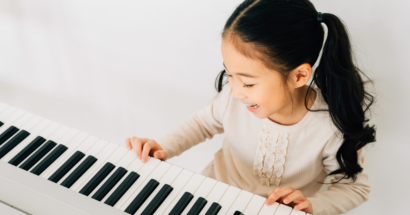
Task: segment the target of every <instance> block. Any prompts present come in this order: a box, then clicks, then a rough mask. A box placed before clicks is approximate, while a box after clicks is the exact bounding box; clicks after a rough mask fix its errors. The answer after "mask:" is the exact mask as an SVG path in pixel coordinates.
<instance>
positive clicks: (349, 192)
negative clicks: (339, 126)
mask: <svg viewBox="0 0 410 215" xmlns="http://www.w3.org/2000/svg"><path fill="white" fill-rule="evenodd" d="M342 136H343V135H342V134H341V132H339V131H338V132H337V133H335V135H334V136H333V137H332V138H331V139H330V140H329V142H328V143H327V144H326V146H325V148H324V150H323V156H324V159H323V165H324V167H325V171H326V173H328V174H329V173H330V172H332V171H334V170H336V169H338V168H339V164H338V162H337V160H336V152H337V150H338V149H339V147H340V145H341V144H342V141H343V138H341V137H342ZM358 159H359V165H360V166H361V167H363V165H364V161H365V159H364V155H363V148H362V149H361V150H359V151H358ZM343 176H344V174H336V175H334V179H332V180H331V182H332V183H333V182H336V181H338V180H339V179H341V178H342V177H343ZM370 190H371V189H370V186H369V184H368V175H367V174H366V173H365V172H364V171H362V172H361V173H359V174H357V179H356V181H355V182H353V180H352V179H349V180H347V179H343V180H341V181H339V182H338V183H335V184H332V185H330V186H329V187H328V190H326V191H322V192H318V193H316V194H315V195H313V196H312V197H308V198H307V199H308V200H309V201H310V202H311V204H312V207H313V215H327V214H344V213H346V212H348V211H350V210H351V209H353V208H355V207H357V206H359V205H360V204H362V203H363V202H365V201H367V200H368V199H369V192H370Z"/></svg>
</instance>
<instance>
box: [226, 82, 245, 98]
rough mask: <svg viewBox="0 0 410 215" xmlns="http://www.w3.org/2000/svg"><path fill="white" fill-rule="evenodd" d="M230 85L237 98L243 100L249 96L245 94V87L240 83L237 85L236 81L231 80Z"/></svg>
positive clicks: (233, 94)
mask: <svg viewBox="0 0 410 215" xmlns="http://www.w3.org/2000/svg"><path fill="white" fill-rule="evenodd" d="M229 85H230V86H231V89H232V96H233V97H234V98H236V99H239V100H241V101H243V100H245V99H246V98H247V96H246V95H245V93H244V92H243V90H244V89H243V87H241V86H239V84H238V83H237V84H236V85H237V86H235V84H234V83H232V82H229Z"/></svg>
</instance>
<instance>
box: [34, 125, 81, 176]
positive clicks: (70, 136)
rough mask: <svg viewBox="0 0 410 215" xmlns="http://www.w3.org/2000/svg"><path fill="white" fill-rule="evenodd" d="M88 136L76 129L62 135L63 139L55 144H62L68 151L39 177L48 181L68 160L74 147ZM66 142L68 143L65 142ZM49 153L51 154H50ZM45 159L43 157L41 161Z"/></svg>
mask: <svg viewBox="0 0 410 215" xmlns="http://www.w3.org/2000/svg"><path fill="white" fill-rule="evenodd" d="M87 136H88V134H86V133H83V132H80V133H79V131H78V130H76V129H72V128H71V129H70V130H69V131H68V132H67V133H65V134H64V136H63V137H61V139H60V140H58V141H57V142H56V143H57V144H63V145H65V146H66V147H67V148H68V149H67V150H66V151H65V152H64V153H63V154H61V156H60V157H59V158H57V160H55V161H54V162H53V163H52V164H51V165H50V166H49V167H48V168H47V169H46V170H44V172H43V173H41V174H40V176H41V177H43V178H45V179H48V178H49V177H50V176H51V174H53V173H54V172H55V170H57V168H59V167H60V166H61V165H62V164H63V163H64V162H65V161H66V160H67V159H68V155H70V154H71V152H72V151H73V150H75V149H76V147H77V146H78V145H79V144H80V143H81V142H82V141H84V139H85V138H86V137H87ZM66 141H68V142H66ZM50 153H51V152H50ZM45 157H47V155H46V156H44V157H43V159H44V158H45ZM40 162H41V160H40V161H39V162H38V163H37V164H39V163H40ZM35 167H36V165H34V166H33V167H32V168H35Z"/></svg>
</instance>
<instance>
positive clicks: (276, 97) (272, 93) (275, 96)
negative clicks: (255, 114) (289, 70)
mask: <svg viewBox="0 0 410 215" xmlns="http://www.w3.org/2000/svg"><path fill="white" fill-rule="evenodd" d="M284 93H286V92H283V90H281V89H276V88H270V89H267V90H265V91H264V92H263V93H260V94H259V95H258V101H260V103H259V104H260V105H261V106H263V108H264V109H265V111H269V112H275V111H277V110H279V109H280V108H282V106H283V105H284V103H285V95H284Z"/></svg>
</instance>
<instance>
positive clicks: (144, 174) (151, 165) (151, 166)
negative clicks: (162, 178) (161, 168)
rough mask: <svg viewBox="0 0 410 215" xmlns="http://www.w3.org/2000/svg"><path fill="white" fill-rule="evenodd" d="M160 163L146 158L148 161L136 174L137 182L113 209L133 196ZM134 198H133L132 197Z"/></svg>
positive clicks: (151, 158) (118, 207) (119, 206)
mask: <svg viewBox="0 0 410 215" xmlns="http://www.w3.org/2000/svg"><path fill="white" fill-rule="evenodd" d="M160 163H161V161H160V160H158V159H155V158H153V157H148V160H147V161H146V162H145V164H144V165H143V166H142V168H141V169H140V170H139V171H138V172H137V173H138V174H139V175H140V177H139V178H138V179H137V181H136V182H135V183H134V184H133V185H132V186H131V187H130V188H129V189H128V190H127V192H125V193H124V195H123V196H122V197H121V198H120V200H118V202H117V203H116V204H115V205H114V207H115V208H117V209H120V208H121V206H122V205H123V204H124V203H125V202H126V201H127V200H128V199H129V198H130V197H131V196H132V195H133V194H134V192H135V191H136V190H137V189H138V188H139V187H140V186H141V184H142V183H143V182H144V181H145V179H146V178H148V176H149V175H150V174H151V173H152V172H153V171H154V170H155V168H156V167H157V166H158V165H159V164H160ZM134 198H135V197H134Z"/></svg>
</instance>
